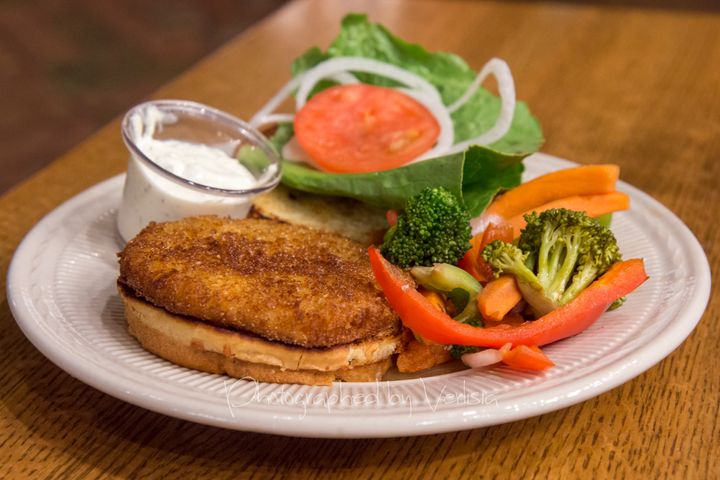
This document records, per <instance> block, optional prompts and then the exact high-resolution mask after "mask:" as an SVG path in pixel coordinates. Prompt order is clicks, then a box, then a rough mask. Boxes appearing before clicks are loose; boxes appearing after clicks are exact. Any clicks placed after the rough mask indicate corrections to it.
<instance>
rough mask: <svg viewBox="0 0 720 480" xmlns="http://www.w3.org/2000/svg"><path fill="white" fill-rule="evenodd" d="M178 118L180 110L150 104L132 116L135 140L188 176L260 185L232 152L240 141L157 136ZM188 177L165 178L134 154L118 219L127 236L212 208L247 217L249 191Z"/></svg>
mask: <svg viewBox="0 0 720 480" xmlns="http://www.w3.org/2000/svg"><path fill="white" fill-rule="evenodd" d="M176 121H177V118H176V116H175V115H173V114H171V113H166V112H163V111H161V110H160V109H158V108H157V107H155V106H153V105H150V106H148V107H146V108H144V109H143V110H141V111H139V112H136V113H134V114H133V115H132V116H131V117H130V119H129V123H130V130H131V131H130V137H132V138H131V141H133V142H134V143H135V145H136V146H137V148H138V149H139V150H140V151H141V152H142V153H143V154H144V155H145V156H146V157H147V158H149V159H150V160H151V161H152V162H153V163H155V164H156V165H158V166H159V167H161V168H162V169H164V170H166V171H168V172H170V173H172V174H174V175H176V176H178V177H180V179H183V180H185V181H189V182H192V183H195V184H200V185H204V186H206V187H213V188H219V189H226V190H247V189H252V188H255V187H256V186H257V180H256V178H255V176H254V175H253V174H252V172H250V171H249V170H248V169H247V168H245V167H244V166H243V165H242V164H241V163H240V162H239V161H238V160H237V159H235V158H233V157H232V156H231V154H232V152H233V151H234V150H235V149H236V148H237V142H230V143H228V144H226V145H215V146H210V145H202V144H198V143H191V142H186V141H182V140H158V139H156V138H154V136H155V133H156V131H160V130H161V129H162V126H163V125H167V124H171V123H175V122H176ZM183 180H178V181H173V180H170V179H169V178H166V177H164V176H163V175H162V174H161V173H160V172H157V171H155V170H154V169H153V168H151V167H150V166H149V165H147V164H146V161H145V160H143V159H139V158H137V155H136V154H135V153H131V156H130V160H129V162H128V172H127V177H126V180H125V187H124V190H123V199H122V203H121V207H120V211H119V212H118V221H117V225H118V230H119V232H120V235H121V236H122V237H123V239H125V240H126V241H127V240H130V239H131V238H132V237H134V236H135V235H136V234H137V233H139V232H140V230H142V229H143V228H144V227H145V226H146V225H147V224H148V223H149V222H151V221H158V222H160V221H168V220H177V219H180V218H183V217H187V216H192V215H201V214H210V213H212V214H217V215H226V216H232V217H245V216H246V215H247V213H248V211H249V209H250V201H249V200H250V198H249V196H245V195H242V194H239V195H237V196H223V195H221V194H219V193H216V192H213V191H212V190H209V191H208V192H204V191H199V190H197V189H194V188H192V187H190V186H188V185H186V184H183Z"/></svg>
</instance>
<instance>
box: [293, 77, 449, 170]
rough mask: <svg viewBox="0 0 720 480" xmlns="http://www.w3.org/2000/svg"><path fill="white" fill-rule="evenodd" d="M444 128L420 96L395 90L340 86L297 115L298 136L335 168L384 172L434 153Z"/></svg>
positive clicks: (323, 164)
mask: <svg viewBox="0 0 720 480" xmlns="http://www.w3.org/2000/svg"><path fill="white" fill-rule="evenodd" d="M439 134H440V126H439V124H438V122H437V120H436V119H435V117H434V116H433V115H432V114H431V113H430V112H429V111H428V110H427V109H426V108H425V107H424V106H423V105H422V104H420V103H419V102H417V101H416V100H415V99H413V98H411V97H409V96H408V95H405V94H404V93H402V92H399V91H397V90H393V89H391V88H384V87H376V86H373V85H367V84H363V83H359V84H350V85H338V86H335V87H331V88H328V89H327V90H323V91H322V92H320V93H318V94H316V95H315V96H314V97H312V98H311V99H310V100H309V101H308V102H307V103H306V104H305V106H304V107H303V108H302V109H300V111H299V112H297V114H296V115H295V136H296V138H297V141H298V143H299V144H300V146H301V147H302V149H303V150H304V151H305V153H307V154H308V155H309V156H310V158H311V159H312V160H313V162H315V164H316V165H317V166H318V167H319V168H321V169H323V170H327V171H330V172H337V173H361V172H379V171H382V170H390V169H392V168H396V167H399V166H402V165H404V164H406V163H408V162H410V161H411V160H413V159H415V158H417V157H418V156H420V155H421V154H422V153H424V152H426V151H428V150H429V149H430V148H431V147H432V146H433V145H434V144H435V142H436V141H437V138H438V135H439Z"/></svg>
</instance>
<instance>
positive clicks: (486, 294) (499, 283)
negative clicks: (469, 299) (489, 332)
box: [477, 275, 522, 322]
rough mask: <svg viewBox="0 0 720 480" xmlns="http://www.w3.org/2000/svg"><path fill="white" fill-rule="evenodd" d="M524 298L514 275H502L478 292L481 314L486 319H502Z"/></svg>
mask: <svg viewBox="0 0 720 480" xmlns="http://www.w3.org/2000/svg"><path fill="white" fill-rule="evenodd" d="M520 300H522V294H521V293H520V290H519V289H518V286H517V283H516V282H515V278H514V277H513V276H512V275H501V276H499V277H498V278H496V279H494V280H492V281H490V282H488V284H487V285H485V288H483V290H482V291H481V292H480V293H479V294H478V297H477V304H478V310H480V314H481V315H482V317H483V318H484V319H485V320H490V321H495V322H497V321H500V320H502V319H503V317H505V315H507V313H508V312H509V311H510V310H512V309H513V307H515V305H517V303H518V302H519V301H520Z"/></svg>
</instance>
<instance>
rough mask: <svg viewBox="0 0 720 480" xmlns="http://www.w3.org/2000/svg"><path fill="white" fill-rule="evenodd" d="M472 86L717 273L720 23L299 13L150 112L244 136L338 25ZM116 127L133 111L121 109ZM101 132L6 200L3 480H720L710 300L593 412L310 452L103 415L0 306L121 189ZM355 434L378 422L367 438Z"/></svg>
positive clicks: (707, 18) (588, 405)
mask: <svg viewBox="0 0 720 480" xmlns="http://www.w3.org/2000/svg"><path fill="white" fill-rule="evenodd" d="M361 10H362V11H367V12H368V13H369V14H370V15H371V18H372V19H373V20H376V21H380V22H382V23H384V24H385V25H387V26H388V27H389V28H390V29H391V30H392V31H394V32H396V33H397V34H398V35H400V36H402V37H404V38H407V39H409V40H412V41H416V42H420V43H422V44H424V45H426V46H428V47H429V48H431V49H433V50H448V51H453V52H456V53H458V54H460V55H461V56H463V57H464V58H465V59H467V60H468V62H469V63H470V64H471V65H473V66H474V67H480V66H481V65H482V64H483V63H484V62H485V61H486V60H487V59H488V58H490V57H492V56H499V57H502V58H504V59H506V60H507V61H508V63H509V64H510V65H511V67H512V69H513V72H514V75H515V79H516V85H517V90H518V94H519V97H520V98H522V99H525V100H527V101H528V103H529V104H530V105H531V107H532V109H533V111H534V112H535V113H536V114H537V116H538V117H539V118H540V120H541V122H542V125H543V127H544V131H545V135H546V137H547V143H546V144H545V146H544V148H543V150H544V151H546V152H548V153H551V154H555V155H558V156H561V157H565V158H568V159H571V160H574V161H577V162H580V163H599V162H615V163H618V164H620V165H621V167H622V178H623V179H624V180H625V181H628V182H630V183H631V184H633V185H635V186H637V187H639V188H641V189H642V190H644V191H645V192H647V193H649V194H650V195H652V196H653V197H655V198H656V199H658V200H659V201H661V202H662V203H664V204H665V205H666V206H668V207H669V208H670V209H672V210H673V211H674V212H675V213H676V214H677V215H678V216H679V217H680V218H681V219H682V220H683V221H684V222H685V223H686V224H687V225H688V226H689V227H690V228H691V229H692V230H693V232H694V233H695V234H696V235H697V237H698V238H699V239H700V242H701V243H702V245H703V247H704V248H705V251H706V253H707V255H708V257H709V259H710V262H711V265H712V272H713V274H714V276H717V274H718V268H719V267H720V250H719V249H720V231H719V230H718V222H717V220H716V210H717V208H718V206H720V188H719V187H718V178H720V161H719V159H718V157H720V68H718V61H719V60H720V33H718V32H720V16H718V15H717V14H710V13H707V12H703V11H697V10H696V11H683V10H678V9H673V10H664V9H660V8H650V9H645V8H623V7H615V6H614V7H603V6H582V5H576V4H560V3H540V2H534V3H519V2H518V3H515V2H513V3H485V2H469V1H444V2H429V1H420V0H413V1H410V0H407V1H399V0H398V1H370V2H366V1H362V2H360V1H357V2H339V1H333V0H327V1H310V0H308V1H298V2H294V3H291V4H290V5H288V6H287V7H286V8H284V9H282V10H280V11H279V12H277V13H276V14H275V15H273V16H272V17H270V18H268V19H266V20H265V21H263V22H261V23H260V24H258V25H256V26H255V27H254V28H252V29H250V30H249V31H247V32H245V33H244V34H243V35H242V36H240V37H238V38H236V39H235V40H234V41H231V42H230V43H229V44H227V46H225V47H224V48H222V49H221V50H219V51H218V52H216V53H215V54H213V55H211V56H210V57H208V58H207V59H206V60H204V61H203V62H201V63H200V64H198V65H196V66H195V67H194V68H192V69H191V70H190V71H188V72H187V73H186V74H184V75H182V76H181V77H179V78H178V79H176V80H175V81H173V82H172V83H170V84H169V85H167V86H166V87H164V88H162V89H161V90H160V91H158V92H157V94H156V95H155V96H156V97H182V98H190V99H193V100H197V101H200V102H206V103H209V104H211V105H215V106H218V107H221V108H223V109H225V110H229V111H230V112H233V113H235V114H237V115H239V116H241V117H245V118H247V117H249V115H251V114H252V113H253V112H254V111H255V110H256V109H257V108H258V107H259V106H260V105H261V104H262V103H263V102H264V101H265V100H266V99H267V98H268V97H269V96H270V95H272V94H273V93H274V92H275V91H276V89H277V88H278V87H279V86H280V85H282V84H283V82H284V81H285V80H286V79H287V76H288V68H289V64H290V62H291V61H292V59H293V58H294V57H296V56H297V55H298V54H300V53H301V52H302V51H303V50H304V49H306V48H307V47H308V46H310V45H315V44H316V45H320V46H323V47H324V46H326V45H327V44H328V42H329V41H330V40H331V39H332V38H333V37H334V35H335V34H336V33H337V28H338V24H339V20H340V18H341V17H342V15H343V14H344V13H345V12H347V11H361ZM128 107H130V105H128ZM126 160H127V158H126V152H125V148H124V147H123V145H122V142H121V140H120V135H119V128H118V123H117V121H116V122H113V123H112V124H110V125H108V126H107V127H106V128H104V129H102V130H101V131H99V132H98V133H97V134H95V135H94V136H92V137H91V138H89V139H87V140H86V141H84V142H83V143H82V144H80V145H78V146H77V147H76V148H75V149H73V150H72V151H70V152H68V153H67V154H66V155H64V156H62V157H61V158H59V159H58V160H56V161H55V162H54V163H53V164H51V165H50V166H49V167H47V168H45V169H44V170H42V171H40V172H39V173H38V174H36V175H35V176H34V177H32V178H31V179H30V180H29V181H27V182H25V183H23V184H20V185H18V186H17V187H16V188H14V189H13V190H11V191H10V192H8V193H7V194H6V195H4V196H3V197H2V198H0V271H1V272H2V275H0V279H1V280H0V282H2V287H3V288H2V290H0V291H2V292H3V293H2V294H0V295H2V297H0V325H1V327H2V336H0V402H1V405H0V478H99V477H118V478H140V477H149V478H175V477H182V478H200V477H208V478H250V477H258V478H262V477H303V476H312V477H314V478H333V479H337V478H355V479H360V478H362V479H364V478H378V477H383V476H388V477H393V478H432V477H443V478H478V477H505V476H511V477H514V478H529V477H540V478H545V477H552V478H554V477H575V476H580V475H582V476H583V477H588V478H591V477H611V478H633V477H637V478H656V477H674V478H718V477H720V459H719V457H720V456H719V455H718V452H720V424H719V422H718V406H719V404H720V371H719V370H718V360H717V359H718V343H720V318H718V317H719V312H718V310H719V307H720V297H719V296H718V295H717V288H713V290H712V298H711V301H710V304H709V306H708V309H707V311H706V312H705V315H704V317H703V319H702V320H701V322H700V324H699V326H698V327H697V329H696V330H695V331H694V333H693V334H692V335H690V337H689V338H688V340H687V341H686V342H685V343H683V344H682V346H681V347H680V348H678V349H677V350H676V351H675V352H674V353H673V354H671V355H670V356H669V357H668V358H667V359H665V360H663V361H662V362H660V363H659V364H658V365H657V366H655V367H653V368H652V369H650V370H649V371H648V372H646V373H644V374H642V375H640V376H639V377H637V378H636V379H634V380H632V381H630V382H628V383H626V384H624V385H623V386H621V387H618V388H616V389H614V390H612V391H610V392H608V393H605V394H603V395H600V396H599V397H597V398H594V399H592V400H589V401H586V402H584V403H582V404H579V405H576V406H573V407H571V408H567V409H564V410H561V411H558V412H554V413H550V414H547V415H543V416H541V417H536V418H532V419H529V420H525V421H519V422H515V423H511V424H506V425H500V426H496V427H491V428H484V429H477V430H472V431H465V432H458V433H449V434H443V435H433V436H426V437H414V438H398V439H386V440H357V441H352V440H308V439H297V438H284V437H276V436H271V435H261V434H249V433H243V432H236V431H226V430H221V429H216V428H210V427H204V426H200V425H195V424H192V423H188V422H185V421H180V420H175V419H172V418H169V417H165V416H163V415H158V414H155V413H151V412H149V411H146V410H143V409H141V408H138V407H134V406H132V405H129V404H126V403H123V402H121V401H118V400H115V399H114V398H111V397H109V396H107V395H105V394H102V393H100V392H98V391H96V390H94V389H92V388H89V387H87V386H85V385H84V384H82V383H81V382H79V381H77V380H75V379H73V378H72V377H70V376H69V375H67V374H66V373H64V372H63V371H61V370H60V369H58V368H57V367H55V366H54V365H52V364H51V363H50V362H49V361H48V360H46V359H45V358H44V357H43V356H42V355H41V354H40V353H39V352H37V351H36V350H35V348H34V347H33V346H32V345H31V344H30V343H29V342H28V341H27V340H26V339H25V338H24V337H23V335H22V333H21V332H20V330H19V329H18V327H17V325H16V324H15V322H14V320H13V318H12V316H11V314H10V311H9V308H8V304H7V299H6V298H5V295H4V291H5V289H4V279H5V276H6V272H7V267H8V263H9V261H10V259H11V256H12V253H13V251H14V249H15V248H16V246H17V245H18V243H19V242H20V240H21V239H22V237H23V235H24V234H25V233H26V232H27V231H28V230H29V229H30V228H31V227H32V225H33V224H34V223H35V222H37V221H38V220H39V219H40V218H42V217H43V216H44V215H45V214H47V213H48V212H50V211H51V210H52V209H53V208H55V207H56V206H57V205H58V204H59V203H61V202H62V201H64V200H66V199H68V198H69V197H71V196H72V195H74V194H76V193H78V192H80V191H82V190H83V189H85V188H87V187H89V186H91V185H93V184H94V183H96V182H98V181H100V180H102V179H105V178H107V177H109V176H111V175H114V174H116V173H119V172H121V171H122V170H123V169H124V167H125V162H126ZM368 421H372V419H369V420H368Z"/></svg>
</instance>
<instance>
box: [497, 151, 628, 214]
mask: <svg viewBox="0 0 720 480" xmlns="http://www.w3.org/2000/svg"><path fill="white" fill-rule="evenodd" d="M619 175H620V167H618V166H617V165H612V164H607V165H586V166H582V167H576V168H567V169H565V170H558V171H556V172H551V173H548V174H545V175H542V176H540V177H538V178H536V179H534V180H531V181H529V182H527V183H523V184H522V185H519V186H517V187H515V188H513V189H512V190H509V191H507V192H505V193H504V194H503V195H501V196H499V197H498V198H497V199H495V200H494V201H493V203H491V204H490V206H489V207H488V209H487V210H486V212H485V215H498V216H500V217H502V218H511V217H515V216H517V215H520V214H522V213H524V212H526V211H528V210H532V209H536V208H537V207H538V206H540V205H543V204H546V203H549V202H552V201H554V200H559V199H561V198H565V197H574V196H577V195H600V194H604V193H611V192H614V191H615V183H616V182H617V179H618V177H619Z"/></svg>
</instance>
